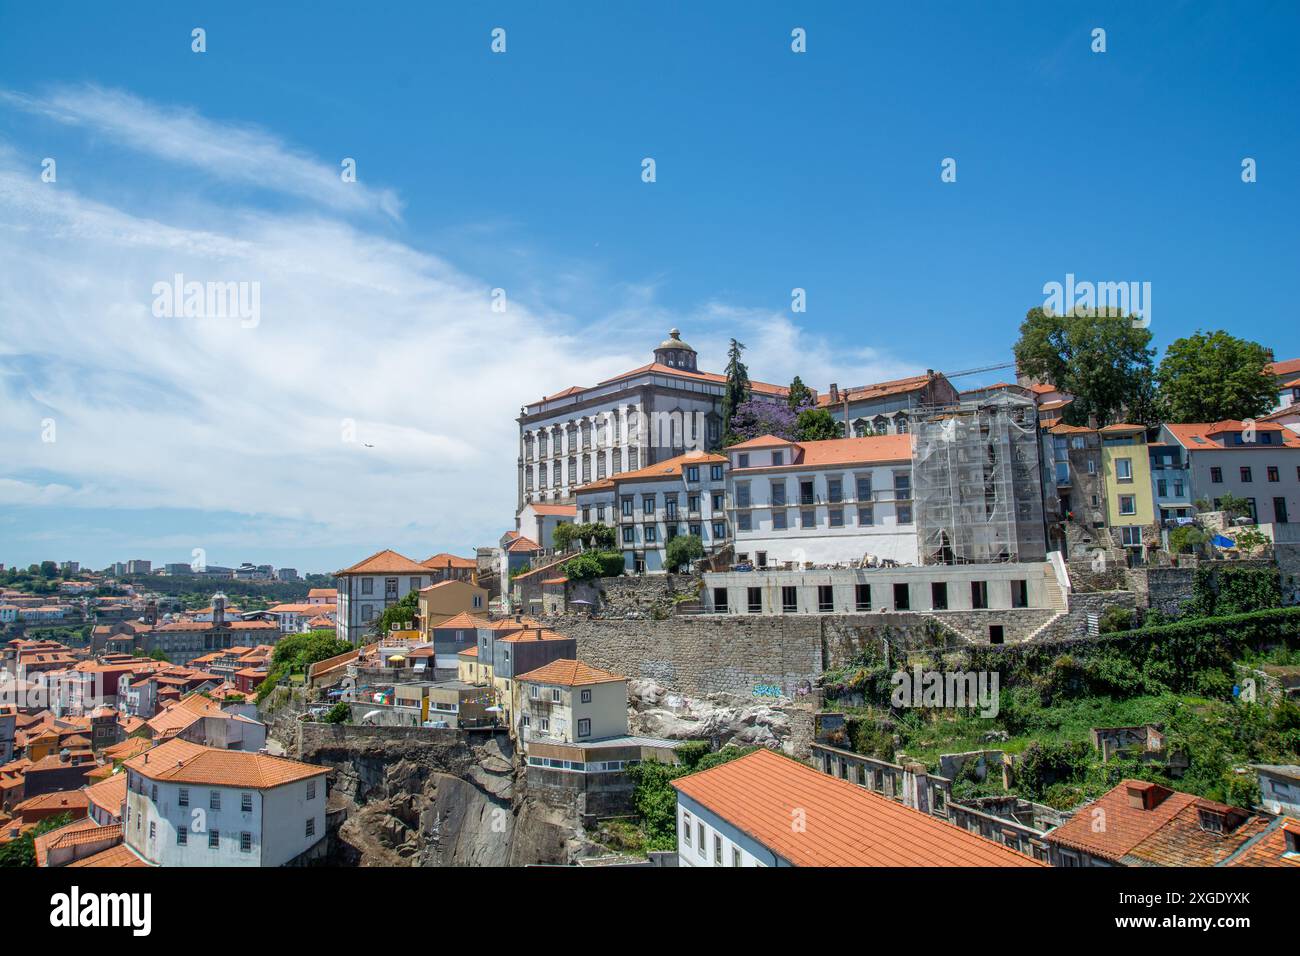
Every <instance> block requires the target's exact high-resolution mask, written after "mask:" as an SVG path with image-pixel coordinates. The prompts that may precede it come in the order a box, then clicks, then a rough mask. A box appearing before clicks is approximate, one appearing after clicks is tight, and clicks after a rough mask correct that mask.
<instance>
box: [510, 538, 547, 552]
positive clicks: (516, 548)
mask: <svg viewBox="0 0 1300 956" xmlns="http://www.w3.org/2000/svg"><path fill="white" fill-rule="evenodd" d="M506 550H507V551H513V552H516V553H517V552H521V551H540V550H542V546H541V545H540V544H538V543H537V542H536V541H534V540H533V539H532V538H525V537H524V536H523V535H520V536H519V537H517V538H515V540H513V541H511V542H510V544H508V545H506Z"/></svg>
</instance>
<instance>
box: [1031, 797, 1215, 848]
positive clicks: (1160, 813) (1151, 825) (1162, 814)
mask: <svg viewBox="0 0 1300 956" xmlns="http://www.w3.org/2000/svg"><path fill="white" fill-rule="evenodd" d="M1130 790H1134V791H1135V792H1137V793H1148V792H1149V793H1150V794H1152V797H1154V798H1156V799H1159V798H1161V797H1163V799H1162V800H1161V801H1160V803H1158V804H1156V805H1155V806H1154V807H1152V808H1151V809H1150V810H1143V809H1139V808H1138V807H1134V806H1132V805H1131V804H1130V796H1129V791H1130ZM1148 799H1150V798H1148ZM1197 799H1199V798H1198V797H1196V796H1194V795H1193V794H1190V793H1182V792H1180V791H1177V790H1170V789H1169V788H1168V787H1161V786H1160V785H1159V784H1154V783H1148V782H1146V781H1142V780H1124V781H1121V782H1120V783H1119V784H1117V785H1116V786H1115V787H1114V788H1112V789H1111V790H1109V791H1107V792H1106V793H1104V794H1102V795H1101V796H1100V797H1098V798H1097V799H1096V800H1094V801H1093V802H1092V803H1090V804H1088V805H1087V806H1086V807H1084V808H1082V809H1081V810H1079V811H1078V812H1077V813H1075V814H1074V816H1072V817H1071V818H1070V819H1069V820H1067V821H1065V823H1063V824H1061V825H1060V826H1059V827H1057V828H1056V829H1055V830H1053V831H1052V832H1051V833H1049V834H1048V835H1047V839H1048V840H1050V841H1051V842H1053V843H1059V844H1061V845H1062V846H1066V847H1070V848H1071V849H1075V850H1082V851H1084V852H1085V853H1089V854H1091V855H1092V856H1097V857H1101V858H1102V859H1104V860H1110V861H1112V862H1118V861H1119V860H1121V859H1122V858H1123V857H1124V856H1126V855H1127V854H1128V853H1129V851H1131V850H1132V849H1133V848H1134V847H1135V846H1137V845H1138V844H1139V843H1141V842H1142V841H1143V840H1145V839H1147V837H1149V836H1151V835H1152V834H1153V833H1155V832H1156V831H1157V830H1159V829H1160V828H1161V827H1163V826H1164V825H1165V824H1167V823H1168V822H1169V821H1170V820H1172V819H1173V818H1174V817H1175V816H1177V815H1178V814H1179V813H1181V812H1182V811H1183V810H1185V809H1186V808H1187V807H1188V806H1190V805H1191V804H1193V803H1195V802H1196V801H1197ZM1098 811H1100V813H1101V814H1104V816H1099V815H1098ZM1096 819H1104V820H1105V821H1106V826H1105V828H1104V829H1102V830H1096V829H1094V825H1093V821H1094V820H1096Z"/></svg>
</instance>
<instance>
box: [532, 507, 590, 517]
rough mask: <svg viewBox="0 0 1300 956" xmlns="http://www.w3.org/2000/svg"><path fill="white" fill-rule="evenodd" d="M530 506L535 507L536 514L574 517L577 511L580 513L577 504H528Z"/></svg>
mask: <svg viewBox="0 0 1300 956" xmlns="http://www.w3.org/2000/svg"><path fill="white" fill-rule="evenodd" d="M528 507H531V508H532V509H533V512H534V513H535V514H539V515H552V516H555V517H559V518H572V517H574V516H576V515H577V513H578V509H577V506H576V505H540V504H531V505H528Z"/></svg>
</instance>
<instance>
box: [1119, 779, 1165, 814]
mask: <svg viewBox="0 0 1300 956" xmlns="http://www.w3.org/2000/svg"><path fill="white" fill-rule="evenodd" d="M1127 789H1128V805H1129V806H1130V807H1132V808H1133V809H1134V810H1154V809H1155V808H1156V807H1158V806H1160V804H1162V803H1164V801H1165V797H1167V796H1169V794H1170V793H1172V792H1173V791H1172V790H1168V789H1166V788H1165V787H1161V786H1158V785H1157V784H1154V783H1148V782H1146V781H1142V780H1133V781H1130V782H1129V784H1128V788H1127Z"/></svg>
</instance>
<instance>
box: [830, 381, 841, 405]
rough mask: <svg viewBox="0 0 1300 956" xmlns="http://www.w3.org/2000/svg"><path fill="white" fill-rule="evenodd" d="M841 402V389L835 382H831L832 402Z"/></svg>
mask: <svg viewBox="0 0 1300 956" xmlns="http://www.w3.org/2000/svg"><path fill="white" fill-rule="evenodd" d="M839 400H840V387H839V386H838V385H836V384H835V383H834V382H831V401H832V402H838V401H839Z"/></svg>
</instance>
